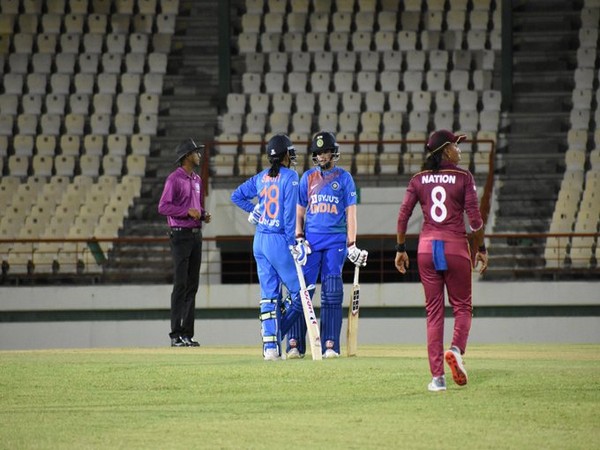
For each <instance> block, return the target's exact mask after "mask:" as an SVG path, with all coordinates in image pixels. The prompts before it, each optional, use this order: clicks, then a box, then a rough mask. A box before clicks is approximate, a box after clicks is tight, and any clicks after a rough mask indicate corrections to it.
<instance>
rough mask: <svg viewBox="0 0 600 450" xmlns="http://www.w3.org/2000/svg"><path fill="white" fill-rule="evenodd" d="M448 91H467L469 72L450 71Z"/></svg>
mask: <svg viewBox="0 0 600 450" xmlns="http://www.w3.org/2000/svg"><path fill="white" fill-rule="evenodd" d="M450 89H451V90H453V91H466V90H467V89H469V72H468V71H466V70H452V71H451V72H450Z"/></svg>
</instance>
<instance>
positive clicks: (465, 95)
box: [458, 89, 479, 112]
mask: <svg viewBox="0 0 600 450" xmlns="http://www.w3.org/2000/svg"><path fill="white" fill-rule="evenodd" d="M478 101H479V98H478V95H477V91H469V90H466V89H464V90H459V91H458V104H459V105H460V109H461V111H475V112H477V103H478Z"/></svg>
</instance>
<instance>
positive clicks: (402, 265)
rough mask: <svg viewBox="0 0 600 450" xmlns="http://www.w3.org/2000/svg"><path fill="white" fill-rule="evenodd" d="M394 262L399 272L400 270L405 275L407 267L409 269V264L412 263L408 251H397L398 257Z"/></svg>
mask: <svg viewBox="0 0 600 450" xmlns="http://www.w3.org/2000/svg"><path fill="white" fill-rule="evenodd" d="M394 264H395V265H396V269H398V272H400V273H401V274H403V275H404V274H405V273H406V269H408V266H409V265H410V261H409V259H408V253H406V252H402V253H399V252H397V253H396V259H395V260H394Z"/></svg>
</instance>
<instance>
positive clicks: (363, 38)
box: [351, 30, 393, 52]
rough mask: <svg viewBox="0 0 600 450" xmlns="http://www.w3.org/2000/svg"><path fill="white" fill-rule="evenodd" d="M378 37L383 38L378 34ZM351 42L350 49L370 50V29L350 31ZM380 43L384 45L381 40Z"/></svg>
mask: <svg viewBox="0 0 600 450" xmlns="http://www.w3.org/2000/svg"><path fill="white" fill-rule="evenodd" d="M392 37H393V34H392ZM380 39H383V36H380ZM351 42H352V50H353V51H355V52H362V51H370V50H371V47H372V45H373V36H372V32H371V31H370V30H359V31H355V32H354V33H352V38H351ZM380 44H381V45H383V46H385V45H386V43H383V42H380ZM388 45H389V44H388Z"/></svg>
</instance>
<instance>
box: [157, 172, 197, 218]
mask: <svg viewBox="0 0 600 450" xmlns="http://www.w3.org/2000/svg"><path fill="white" fill-rule="evenodd" d="M190 208H195V209H197V210H198V211H200V213H201V214H202V215H204V208H203V207H202V179H201V178H200V176H199V175H198V174H197V173H195V172H192V173H191V174H189V175H188V173H187V172H186V171H185V170H184V169H183V167H178V168H177V169H176V170H174V171H173V172H171V174H170V175H169V176H168V177H167V180H166V181H165V187H164V189H163V193H162V196H161V197H160V202H159V203H158V212H159V213H160V214H161V215H163V216H167V223H168V224H169V226H170V227H181V228H201V227H202V221H201V220H197V219H194V218H192V217H190V216H188V210H189V209H190Z"/></svg>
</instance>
